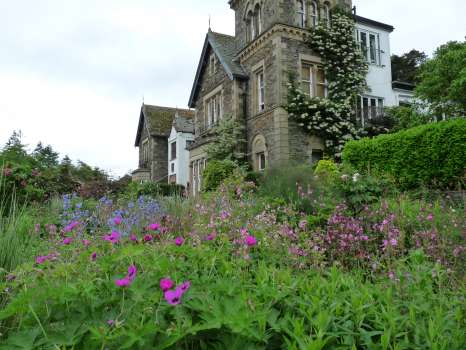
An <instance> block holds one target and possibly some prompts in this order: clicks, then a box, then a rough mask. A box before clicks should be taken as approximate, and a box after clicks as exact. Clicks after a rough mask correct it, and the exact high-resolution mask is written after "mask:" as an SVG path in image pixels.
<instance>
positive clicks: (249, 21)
mask: <svg viewBox="0 0 466 350" xmlns="http://www.w3.org/2000/svg"><path fill="white" fill-rule="evenodd" d="M246 27H247V41H248V42H249V41H252V40H254V38H255V37H256V34H255V30H254V14H253V13H252V11H249V12H248V15H247V16H246Z"/></svg>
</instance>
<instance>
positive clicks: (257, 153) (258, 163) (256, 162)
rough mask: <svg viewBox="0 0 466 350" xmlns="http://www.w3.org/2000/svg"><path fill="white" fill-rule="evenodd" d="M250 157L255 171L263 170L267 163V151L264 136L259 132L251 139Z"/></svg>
mask: <svg viewBox="0 0 466 350" xmlns="http://www.w3.org/2000/svg"><path fill="white" fill-rule="evenodd" d="M252 158H253V159H252V161H253V168H254V170H255V171H263V170H265V168H266V167H267V163H268V152H267V146H266V143H265V138H264V136H262V135H260V134H259V135H257V136H256V137H254V140H253V141H252Z"/></svg>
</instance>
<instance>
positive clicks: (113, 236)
mask: <svg viewBox="0 0 466 350" xmlns="http://www.w3.org/2000/svg"><path fill="white" fill-rule="evenodd" d="M103 239H104V241H108V242H110V243H113V244H115V243H118V241H119V240H120V233H118V232H117V231H113V232H112V233H111V234H109V235H107V236H104V238H103Z"/></svg>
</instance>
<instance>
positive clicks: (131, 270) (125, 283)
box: [115, 265, 138, 287]
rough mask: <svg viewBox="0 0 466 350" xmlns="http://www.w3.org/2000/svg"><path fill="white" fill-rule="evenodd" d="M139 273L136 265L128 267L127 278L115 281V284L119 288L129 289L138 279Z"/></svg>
mask: <svg viewBox="0 0 466 350" xmlns="http://www.w3.org/2000/svg"><path fill="white" fill-rule="evenodd" d="M137 271H138V270H137V268H136V266H134V265H131V266H130V267H128V274H127V275H126V277H125V278H122V279H120V280H115V284H116V285H117V287H129V286H130V285H131V283H133V281H134V279H135V278H136V273H137Z"/></svg>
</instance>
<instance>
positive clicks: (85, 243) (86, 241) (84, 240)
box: [83, 239, 91, 247]
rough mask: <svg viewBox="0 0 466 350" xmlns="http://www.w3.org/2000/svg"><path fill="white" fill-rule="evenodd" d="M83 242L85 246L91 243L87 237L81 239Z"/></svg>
mask: <svg viewBox="0 0 466 350" xmlns="http://www.w3.org/2000/svg"><path fill="white" fill-rule="evenodd" d="M83 244H84V246H85V247H89V246H90V245H91V241H90V240H88V239H83Z"/></svg>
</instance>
